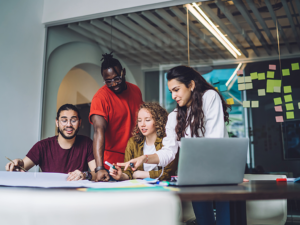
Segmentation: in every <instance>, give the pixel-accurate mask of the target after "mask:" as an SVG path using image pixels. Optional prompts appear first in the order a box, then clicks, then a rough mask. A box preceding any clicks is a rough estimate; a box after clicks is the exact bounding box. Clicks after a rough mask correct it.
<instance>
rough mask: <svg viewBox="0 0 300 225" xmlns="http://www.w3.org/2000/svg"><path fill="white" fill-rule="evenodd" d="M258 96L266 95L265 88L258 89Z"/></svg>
mask: <svg viewBox="0 0 300 225" xmlns="http://www.w3.org/2000/svg"><path fill="white" fill-rule="evenodd" d="M257 92H258V96H265V95H266V89H258V90H257Z"/></svg>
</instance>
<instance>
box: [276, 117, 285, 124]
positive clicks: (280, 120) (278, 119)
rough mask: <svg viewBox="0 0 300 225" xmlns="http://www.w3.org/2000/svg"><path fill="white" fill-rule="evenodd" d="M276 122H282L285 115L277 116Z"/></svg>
mask: <svg viewBox="0 0 300 225" xmlns="http://www.w3.org/2000/svg"><path fill="white" fill-rule="evenodd" d="M275 119H276V122H277V123H282V122H283V116H275Z"/></svg>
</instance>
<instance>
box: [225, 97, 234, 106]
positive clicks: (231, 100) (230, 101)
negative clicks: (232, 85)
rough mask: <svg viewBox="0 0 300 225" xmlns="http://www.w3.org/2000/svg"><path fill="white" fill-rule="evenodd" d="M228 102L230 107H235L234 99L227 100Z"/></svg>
mask: <svg viewBox="0 0 300 225" xmlns="http://www.w3.org/2000/svg"><path fill="white" fill-rule="evenodd" d="M226 101H227V104H228V105H233V104H234V100H233V98H229V99H226Z"/></svg>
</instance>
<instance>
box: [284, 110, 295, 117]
mask: <svg viewBox="0 0 300 225" xmlns="http://www.w3.org/2000/svg"><path fill="white" fill-rule="evenodd" d="M286 118H287V119H294V118H295V116H294V112H293V111H292V112H286Z"/></svg>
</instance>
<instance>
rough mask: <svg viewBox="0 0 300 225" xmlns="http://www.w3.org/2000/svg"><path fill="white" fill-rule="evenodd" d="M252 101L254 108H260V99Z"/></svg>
mask: <svg viewBox="0 0 300 225" xmlns="http://www.w3.org/2000/svg"><path fill="white" fill-rule="evenodd" d="M251 103H252V105H251V106H252V108H258V107H259V106H258V105H259V102H258V101H252V102H251Z"/></svg>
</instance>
